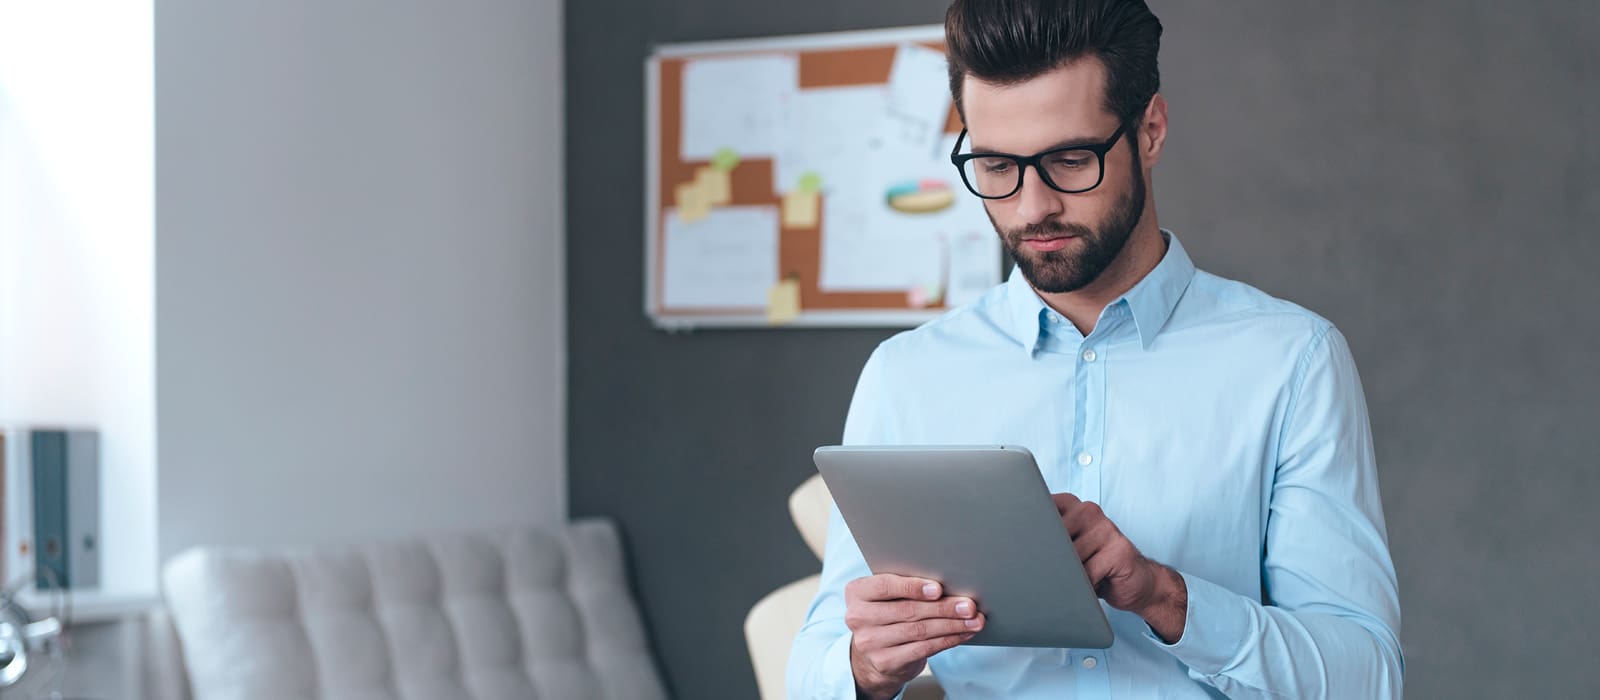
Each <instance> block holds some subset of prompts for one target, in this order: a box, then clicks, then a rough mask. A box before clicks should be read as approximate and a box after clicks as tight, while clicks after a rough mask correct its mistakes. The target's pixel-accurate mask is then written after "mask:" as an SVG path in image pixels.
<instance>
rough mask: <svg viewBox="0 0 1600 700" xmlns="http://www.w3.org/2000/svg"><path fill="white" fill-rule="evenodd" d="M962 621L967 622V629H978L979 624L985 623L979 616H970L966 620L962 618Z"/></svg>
mask: <svg viewBox="0 0 1600 700" xmlns="http://www.w3.org/2000/svg"><path fill="white" fill-rule="evenodd" d="M962 622H965V623H966V624H967V629H978V625H981V624H983V623H982V622H979V621H978V618H976V617H969V618H967V619H965V620H962Z"/></svg>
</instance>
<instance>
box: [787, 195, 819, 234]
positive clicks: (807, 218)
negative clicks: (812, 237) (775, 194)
mask: <svg viewBox="0 0 1600 700" xmlns="http://www.w3.org/2000/svg"><path fill="white" fill-rule="evenodd" d="M819 206H820V203H819V201H818V198H817V193H816V192H807V191H805V190H794V191H791V192H789V193H787V194H785V195H783V227H784V228H816V226H817V209H818V208H819Z"/></svg>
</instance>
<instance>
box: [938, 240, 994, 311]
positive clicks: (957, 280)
mask: <svg viewBox="0 0 1600 700" xmlns="http://www.w3.org/2000/svg"><path fill="white" fill-rule="evenodd" d="M949 244H950V250H949V255H948V257H947V258H946V263H947V264H948V270H949V271H948V272H947V273H946V274H945V280H946V283H947V284H948V285H949V298H948V299H947V302H948V305H949V306H950V307H952V308H953V307H957V306H962V305H965V304H970V303H972V302H974V301H977V300H978V298H979V297H982V296H983V295H984V294H986V293H988V291H989V290H990V289H991V288H993V287H994V286H995V285H997V284H999V283H1000V239H999V237H998V236H996V235H995V234H993V233H987V234H985V233H981V232H967V233H962V234H959V235H956V236H953V237H951V239H950V241H949Z"/></svg>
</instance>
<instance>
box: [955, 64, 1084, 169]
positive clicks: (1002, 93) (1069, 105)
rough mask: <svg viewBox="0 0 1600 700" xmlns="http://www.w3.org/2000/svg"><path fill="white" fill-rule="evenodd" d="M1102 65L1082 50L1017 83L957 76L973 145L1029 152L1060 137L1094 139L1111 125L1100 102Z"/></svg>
mask: <svg viewBox="0 0 1600 700" xmlns="http://www.w3.org/2000/svg"><path fill="white" fill-rule="evenodd" d="M1105 80H1106V79H1105V68H1104V66H1103V64H1102V63H1101V62H1100V59H1099V58H1097V57H1094V56H1086V57H1084V58H1080V59H1078V60H1076V61H1072V62H1071V63H1067V64H1065V65H1062V66H1060V67H1057V68H1055V69H1052V70H1050V71H1049V72H1046V73H1044V74H1043V75H1039V76H1037V77H1034V78H1031V79H1029V80H1026V81H1023V82H1021V83H1017V84H1015V85H998V84H995V83H988V82H984V81H982V80H979V79H977V78H974V77H972V76H970V75H969V76H967V77H966V79H964V80H963V81H962V86H961V104H962V111H963V112H964V113H965V118H966V126H967V134H968V136H970V137H971V139H972V144H973V150H984V151H1002V152H1007V153H1033V152H1035V151H1038V150H1042V149H1046V148H1050V147H1052V146H1055V145H1056V144H1059V143H1061V142H1062V141H1065V140H1078V139H1083V140H1086V141H1099V140H1102V139H1105V138H1106V137H1107V136H1110V130H1111V129H1115V128H1116V117H1115V116H1114V115H1112V114H1111V112H1110V111H1109V110H1107V109H1106V106H1105V94H1106V92H1105V84H1106V83H1105Z"/></svg>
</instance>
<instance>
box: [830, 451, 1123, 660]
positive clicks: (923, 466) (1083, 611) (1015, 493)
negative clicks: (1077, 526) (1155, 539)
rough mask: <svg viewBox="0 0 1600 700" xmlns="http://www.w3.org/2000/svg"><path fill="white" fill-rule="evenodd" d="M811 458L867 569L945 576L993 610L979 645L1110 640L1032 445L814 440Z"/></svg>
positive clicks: (950, 586) (1087, 644)
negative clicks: (873, 443) (831, 444)
mask: <svg viewBox="0 0 1600 700" xmlns="http://www.w3.org/2000/svg"><path fill="white" fill-rule="evenodd" d="M814 459H815V461H816V463H817V471H819V472H821V473H822V479H823V481H825V482H827V484H828V490H829V491H830V492H832V494H833V500H834V502H835V503H836V504H838V506H839V513H840V514H841V515H843V516H844V521H845V524H846V525H847V526H849V528H850V533H851V534H852V535H854V536H855V540H856V544H857V545H859V546H860V547H861V554H862V555H863V556H864V557H866V560H867V566H869V567H871V569H872V572H873V573H874V574H899V575H901V576H917V577H922V578H928V579H933V580H935V581H939V582H941V583H943V585H944V590H945V595H960V596H968V597H971V598H972V599H973V600H974V601H977V604H978V609H979V610H980V611H982V612H983V613H984V615H986V616H987V617H988V619H987V622H986V623H985V625H984V628H983V631H981V632H979V633H978V634H977V635H975V636H973V638H972V639H971V640H970V641H968V642H966V643H967V644H971V645H981V646H1007V647H1072V648H1093V649H1104V648H1106V647H1109V646H1111V642H1112V634H1111V625H1110V624H1109V623H1108V622H1107V621H1106V615H1105V611H1104V610H1103V609H1102V608H1101V606H1100V599H1099V597H1098V596H1096V595H1095V593H1094V589H1093V588H1092V587H1090V585H1089V576H1088V574H1086V573H1084V571H1083V564H1082V563H1081V562H1079V561H1078V555H1077V552H1076V550H1074V549H1073V547H1072V540H1071V538H1070V537H1069V536H1068V535H1067V530H1066V527H1065V526H1064V525H1062V523H1061V515H1060V513H1059V512H1058V511H1057V510H1056V506H1055V502H1054V501H1052V500H1051V498H1050V490H1049V488H1047V487H1046V486H1045V483H1044V477H1043V476H1042V475H1040V473H1039V467H1038V465H1037V464H1036V463H1035V462H1034V460H1033V453H1031V452H1029V451H1028V450H1027V448H1023V447H1015V446H1011V445H983V446H973V445H966V446H916V447H911V446H859V447H855V446H852V447H837V446H834V447H821V448H818V449H817V451H816V454H815V455H814Z"/></svg>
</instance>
